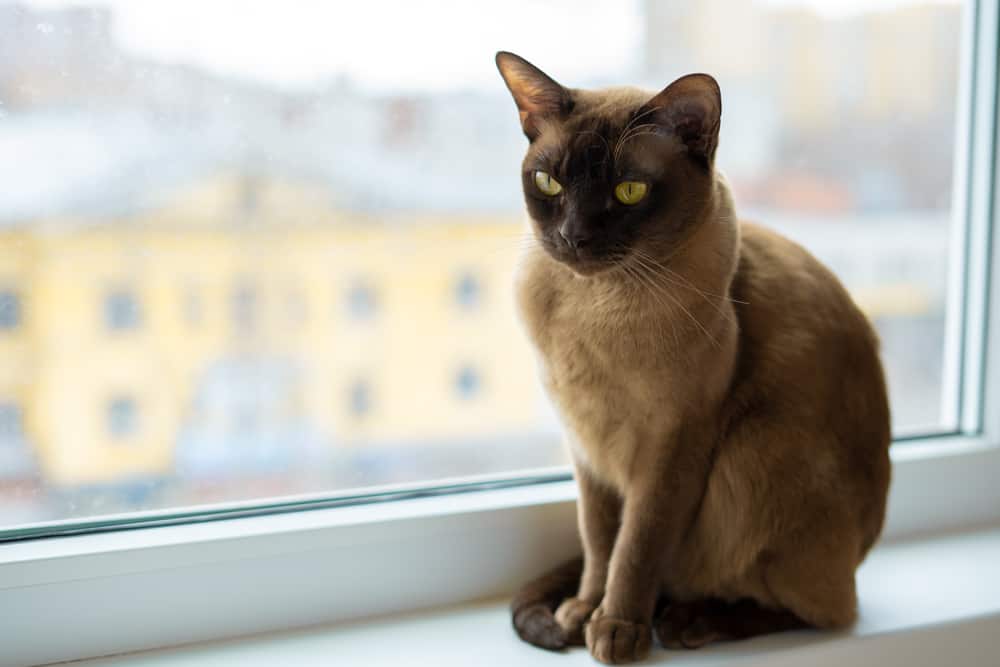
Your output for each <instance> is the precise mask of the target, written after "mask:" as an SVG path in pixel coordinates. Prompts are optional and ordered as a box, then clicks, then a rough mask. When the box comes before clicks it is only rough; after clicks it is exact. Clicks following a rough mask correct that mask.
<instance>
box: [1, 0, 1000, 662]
mask: <svg viewBox="0 0 1000 667" xmlns="http://www.w3.org/2000/svg"><path fill="white" fill-rule="evenodd" d="M965 15H966V18H965V26H964V34H963V36H962V37H963V42H962V44H963V51H964V53H963V60H964V63H965V64H964V66H963V68H962V72H961V80H962V83H961V86H960V99H961V100H964V101H963V102H962V105H961V107H960V110H959V115H958V117H959V123H958V128H957V137H958V142H957V152H956V169H957V177H956V197H957V198H956V200H955V202H956V207H955V209H956V211H957V222H956V224H957V225H958V228H957V234H958V236H956V237H955V238H956V239H957V240H958V242H957V243H955V248H953V252H954V253H955V254H954V255H953V257H952V265H953V266H955V267H958V268H961V269H962V270H960V271H955V272H953V282H952V286H953V287H952V288H953V289H961V290H962V292H961V294H962V298H961V299H958V300H957V301H955V300H950V301H949V307H950V308H951V307H955V308H959V309H960V313H959V315H958V318H957V319H955V320H954V321H956V322H958V323H959V324H960V326H958V327H957V328H955V327H954V326H952V330H951V331H950V332H949V336H951V344H953V345H957V346H959V347H958V348H956V349H958V350H959V351H960V354H959V355H958V359H959V362H958V364H957V365H956V366H955V367H954V368H952V369H950V370H949V371H948V372H949V373H951V378H952V382H953V384H954V386H955V388H956V390H957V391H959V392H960V394H959V401H958V408H957V410H956V411H955V414H954V415H953V417H954V423H955V424H956V433H954V434H950V435H943V436H942V435H934V436H927V437H923V438H919V439H912V438H910V439H907V443H906V444H905V446H895V447H893V451H892V458H893V463H894V480H893V485H892V488H891V490H890V499H889V510H888V516H887V520H886V526H885V531H884V536H883V539H885V540H895V539H900V538H903V537H907V536H911V535H914V534H917V533H928V532H936V531H944V530H954V529H960V528H962V527H967V526H973V525H981V524H984V523H993V522H997V521H1000V485H997V484H996V482H995V480H997V479H1000V233H997V212H998V211H1000V177H998V174H1000V162H998V151H997V128H998V125H1000V105H998V103H997V102H998V83H997V74H998V72H1000V69H998V59H1000V54H998V48H997V47H998V45H1000V40H998V30H1000V0H979V1H978V2H976V1H973V2H970V3H969V5H967V7H966V10H965ZM994 269H995V270H994ZM952 301H955V305H954V306H953V305H951V304H952ZM946 384H947V383H946ZM525 474H526V473H525V472H519V473H514V474H511V475H509V476H506V477H503V476H502V477H499V478H497V477H495V476H490V477H483V478H481V479H476V478H473V479H467V480H463V481H462V482H456V483H454V484H451V485H446V486H444V487H443V488H442V487H441V484H440V483H437V484H427V485H409V486H406V487H386V488H383V489H377V490H375V492H376V495H375V496H373V495H372V490H366V491H365V493H364V494H363V495H355V496H351V495H349V494H347V495H342V496H338V497H330V496H324V497H303V498H300V499H293V501H294V502H282V503H272V504H270V505H266V504H265V505H263V506H261V505H260V504H246V505H245V506H241V505H240V504H230V505H227V506H220V507H219V508H217V510H218V511H217V512H215V513H209V514H204V513H201V514H198V513H187V514H185V513H184V512H174V513H163V515H162V516H159V517H158V518H157V523H158V524H159V525H154V526H152V527H150V526H145V527H135V528H130V529H127V530H120V529H115V530H112V528H118V527H117V526H114V525H113V524H111V523H110V522H108V523H107V525H105V526H102V525H99V524H101V522H99V521H95V522H89V524H88V523H86V522H85V523H84V524H82V525H83V526H84V527H85V528H86V529H87V530H90V531H91V532H89V533H88V534H82V535H67V536H63V537H52V538H46V539H34V540H31V539H29V540H24V541H19V542H12V543H5V544H0V599H3V601H4V607H5V608H6V609H20V610H22V612H23V613H19V614H13V615H12V616H13V618H5V620H4V623H3V624H0V645H2V646H4V660H5V664H8V662H6V661H9V664H37V663H41V662H54V661H60V660H71V659H80V658H85V657H92V656H98V655H108V654H112V653H120V652H124V651H133V650H140V649H146V648H152V647H157V646H166V645H175V644H182V643H188V642H193V641H202V640H208V639H218V638H222V637H232V636H239V635H245V634H249V633H255V632H264V631H269V630H277V629H283V628H290V627H296V626H303V625H310V624H318V623H327V622H333V621H340V620H345V619H350V618H359V617H365V616H372V615H375V614H384V613H390V612H401V611H406V610H411V609H416V608H421V607H427V606H432V605H439V604H447V603H456V602H461V601H466V600H471V599H476V598H483V597H487V596H492V595H499V594H506V593H509V591H510V590H512V589H513V588H514V587H515V586H517V585H518V584H519V583H520V582H522V581H524V580H525V579H527V578H529V577H531V576H533V575H535V574H538V573H539V572H540V571H543V570H545V569H546V568H547V567H549V566H551V564H552V563H553V562H555V561H557V560H559V559H560V558H564V557H569V556H570V555H573V554H575V553H577V551H578V548H579V546H578V538H577V535H576V513H575V497H576V490H575V486H574V484H573V482H572V480H571V479H570V477H569V474H568V472H567V471H566V470H564V469H558V470H542V471H534V472H532V471H528V472H527V475H528V477H527V478H525ZM442 491H443V492H442ZM387 499H391V500H392V501H393V502H376V501H378V500H387ZM304 509H310V510H312V511H299V510H304ZM112 519H113V518H112ZM67 525H69V522H67ZM105 529H106V532H103V531H105ZM137 591H141V593H142V594H141V595H137V594H136V592H137ZM98 599H99V600H100V601H101V606H100V610H99V613H95V607H94V605H93V601H94V600H98ZM234 603H235V604H234ZM43 625H44V633H43V632H42V630H41V628H42V626H43ZM498 631H502V629H500V630H498ZM43 634H44V640H42V636H43Z"/></svg>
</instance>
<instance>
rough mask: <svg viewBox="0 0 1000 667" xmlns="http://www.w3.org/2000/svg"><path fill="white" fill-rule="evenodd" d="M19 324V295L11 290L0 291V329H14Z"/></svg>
mask: <svg viewBox="0 0 1000 667" xmlns="http://www.w3.org/2000/svg"><path fill="white" fill-rule="evenodd" d="M20 324H21V297H20V295H19V294H18V293H17V292H14V291H13V290H0V329H16V328H17V327H18V326H20Z"/></svg>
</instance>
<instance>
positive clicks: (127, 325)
mask: <svg viewBox="0 0 1000 667" xmlns="http://www.w3.org/2000/svg"><path fill="white" fill-rule="evenodd" d="M141 319H142V313H141V312H140V309H139V299H138V298H137V297H136V295H135V293H134V292H132V291H131V290H126V289H115V290H111V291H110V292H108V294H107V295H106V296H105V297H104V321H105V323H106V324H107V326H108V328H109V329H112V330H114V331H122V330H126V329H136V328H138V326H139V324H140V321H141Z"/></svg>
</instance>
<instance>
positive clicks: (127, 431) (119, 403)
mask: <svg viewBox="0 0 1000 667" xmlns="http://www.w3.org/2000/svg"><path fill="white" fill-rule="evenodd" d="M136 412H137V408H136V404H135V400H134V399H132V398H129V397H118V398H114V399H112V400H111V401H109V402H108V435H109V436H110V437H111V438H113V439H119V438H127V437H129V436H133V435H135V434H136V430H137V428H138V422H137V420H138V416H137V414H136Z"/></svg>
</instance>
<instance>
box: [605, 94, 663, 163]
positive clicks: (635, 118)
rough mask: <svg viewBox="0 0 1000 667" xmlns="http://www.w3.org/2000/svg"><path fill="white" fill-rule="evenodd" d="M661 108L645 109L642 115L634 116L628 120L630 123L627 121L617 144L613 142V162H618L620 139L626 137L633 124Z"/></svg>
mask: <svg viewBox="0 0 1000 667" xmlns="http://www.w3.org/2000/svg"><path fill="white" fill-rule="evenodd" d="M662 108H663V107H651V108H649V109H646V110H645V111H643V112H642V113H640V114H636V115H635V117H633V118H632V119H631V120H630V121H629V122H628V123H627V124H626V125H625V129H624V130H622V131H621V134H619V135H618V141H617V142H615V150H614V151H613V156H614V160H615V161H617V160H618V156H619V154H620V147H621V145H622V143H623V142H622V139H623V138H624V137H625V136H626V135H628V133H629V130H631V129H632V126H633V125H634V124H635V123H637V122H639V120H641V119H642V118H644V117H646V116H648V115H650V114H651V113H654V112H656V111H659V110H660V109H662Z"/></svg>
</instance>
